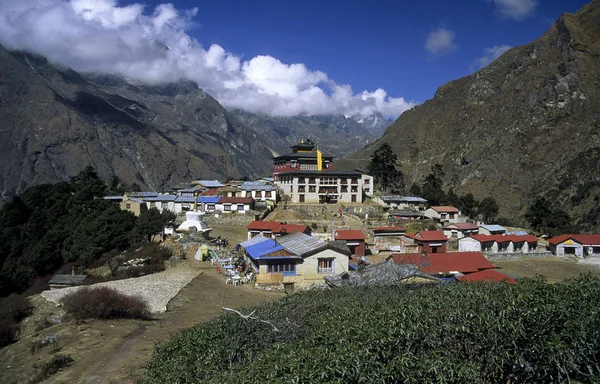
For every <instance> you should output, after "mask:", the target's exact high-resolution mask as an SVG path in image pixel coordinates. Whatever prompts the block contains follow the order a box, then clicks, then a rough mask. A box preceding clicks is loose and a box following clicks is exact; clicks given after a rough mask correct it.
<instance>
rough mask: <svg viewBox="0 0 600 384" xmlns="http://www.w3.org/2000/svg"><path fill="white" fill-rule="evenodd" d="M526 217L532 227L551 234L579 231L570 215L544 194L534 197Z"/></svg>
mask: <svg viewBox="0 0 600 384" xmlns="http://www.w3.org/2000/svg"><path fill="white" fill-rule="evenodd" d="M525 219H526V220H527V222H528V223H529V225H531V227H532V228H534V229H536V230H538V231H540V232H543V233H546V234H549V235H551V236H556V235H559V234H561V233H571V232H576V231H577V228H576V227H575V226H574V225H573V222H572V221H571V218H570V217H569V215H568V214H567V213H566V212H565V211H563V210H562V209H561V208H560V207H558V205H556V204H552V203H551V202H550V201H549V200H548V199H546V198H545V197H543V196H536V197H535V198H534V199H533V201H532V202H531V204H530V205H529V206H528V207H527V211H526V212H525Z"/></svg>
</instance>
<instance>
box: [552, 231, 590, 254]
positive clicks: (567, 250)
mask: <svg viewBox="0 0 600 384" xmlns="http://www.w3.org/2000/svg"><path fill="white" fill-rule="evenodd" d="M548 245H549V248H550V251H551V252H552V253H553V254H555V255H556V256H562V257H573V256H575V257H578V258H584V257H600V235H561V236H557V237H553V238H552V239H550V240H548Z"/></svg>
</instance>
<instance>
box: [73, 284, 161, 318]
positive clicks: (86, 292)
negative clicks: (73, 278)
mask: <svg viewBox="0 0 600 384" xmlns="http://www.w3.org/2000/svg"><path fill="white" fill-rule="evenodd" d="M62 304H63V306H64V308H65V310H66V311H67V313H68V314H69V315H71V316H73V317H74V318H75V319H78V320H85V319H103V320H104V319H142V320H146V319H149V318H150V311H149V309H148V304H147V303H146V302H145V301H144V300H142V299H140V298H138V297H135V296H129V295H125V294H122V293H120V292H118V291H117V290H115V289H113V288H109V287H94V288H88V287H84V288H81V289H78V290H77V291H75V292H73V293H71V294H69V295H67V296H65V297H64V298H63V299H62Z"/></svg>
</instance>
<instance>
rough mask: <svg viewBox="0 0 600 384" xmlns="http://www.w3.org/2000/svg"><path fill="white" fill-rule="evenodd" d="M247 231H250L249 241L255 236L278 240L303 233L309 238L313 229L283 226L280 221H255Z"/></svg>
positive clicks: (303, 226)
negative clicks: (288, 235) (285, 236)
mask: <svg viewBox="0 0 600 384" xmlns="http://www.w3.org/2000/svg"><path fill="white" fill-rule="evenodd" d="M246 229H247V230H248V240H250V239H251V238H253V237H255V236H263V237H267V238H276V237H279V236H283V235H286V234H289V233H292V232H301V233H304V234H306V235H309V236H310V235H311V233H312V229H310V228H309V227H308V226H306V225H299V224H283V223H280V222H279V221H253V222H251V223H250V224H248V226H246Z"/></svg>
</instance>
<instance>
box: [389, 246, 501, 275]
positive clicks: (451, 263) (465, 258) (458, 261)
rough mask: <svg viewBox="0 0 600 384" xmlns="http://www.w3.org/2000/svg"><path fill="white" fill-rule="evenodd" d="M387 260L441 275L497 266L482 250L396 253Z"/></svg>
mask: <svg viewBox="0 0 600 384" xmlns="http://www.w3.org/2000/svg"><path fill="white" fill-rule="evenodd" d="M387 260H388V261H389V260H393V261H394V262H395V263H396V264H412V265H416V266H418V267H419V269H420V270H421V271H423V272H425V273H429V274H431V275H441V276H455V275H459V274H463V275H467V274H469V273H474V272H479V271H483V270H486V269H494V268H496V267H495V266H494V265H493V264H492V263H490V262H489V261H488V259H486V258H485V256H484V255H483V253H481V252H451V253H431V254H428V255H423V254H420V253H404V254H399V253H395V254H392V255H390V256H389V257H388V258H387Z"/></svg>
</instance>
